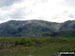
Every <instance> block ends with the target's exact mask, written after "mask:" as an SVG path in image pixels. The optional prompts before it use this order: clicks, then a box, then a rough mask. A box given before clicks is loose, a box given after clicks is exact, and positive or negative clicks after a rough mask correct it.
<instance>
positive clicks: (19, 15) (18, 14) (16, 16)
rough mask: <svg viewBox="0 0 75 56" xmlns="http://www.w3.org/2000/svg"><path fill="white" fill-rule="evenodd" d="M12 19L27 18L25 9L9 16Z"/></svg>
mask: <svg viewBox="0 0 75 56" xmlns="http://www.w3.org/2000/svg"><path fill="white" fill-rule="evenodd" d="M8 16H10V18H12V19H23V18H24V16H25V13H24V9H22V8H21V9H16V10H15V11H14V12H13V13H11V14H9V15H8Z"/></svg>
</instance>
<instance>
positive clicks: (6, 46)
mask: <svg viewBox="0 0 75 56" xmlns="http://www.w3.org/2000/svg"><path fill="white" fill-rule="evenodd" d="M59 51H74V52H75V38H49V37H8V38H2V37H0V56H30V54H31V55H32V56H58V52H59Z"/></svg>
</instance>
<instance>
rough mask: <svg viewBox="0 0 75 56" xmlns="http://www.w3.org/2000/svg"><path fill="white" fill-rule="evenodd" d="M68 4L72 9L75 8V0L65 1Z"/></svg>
mask: <svg viewBox="0 0 75 56" xmlns="http://www.w3.org/2000/svg"><path fill="white" fill-rule="evenodd" d="M65 2H66V4H67V5H68V6H70V7H75V0H65Z"/></svg>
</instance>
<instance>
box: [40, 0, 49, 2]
mask: <svg viewBox="0 0 75 56" xmlns="http://www.w3.org/2000/svg"><path fill="white" fill-rule="evenodd" d="M40 1H41V2H42V3H45V2H48V0H40Z"/></svg>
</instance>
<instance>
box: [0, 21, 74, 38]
mask: <svg viewBox="0 0 75 56" xmlns="http://www.w3.org/2000/svg"><path fill="white" fill-rule="evenodd" d="M60 32H61V33H60ZM64 32H65V33H66V34H64ZM69 32H70V33H69ZM74 33H75V21H74V20H73V21H66V22H64V23H56V22H48V21H43V20H27V21H16V20H11V21H8V22H5V23H2V24H0V36H62V35H63V34H64V36H65V35H67V34H69V35H70V36H71V35H72V37H74V36H75V35H74Z"/></svg>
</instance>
